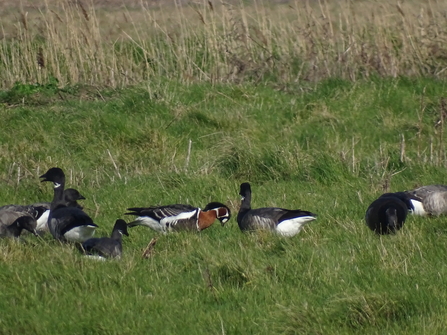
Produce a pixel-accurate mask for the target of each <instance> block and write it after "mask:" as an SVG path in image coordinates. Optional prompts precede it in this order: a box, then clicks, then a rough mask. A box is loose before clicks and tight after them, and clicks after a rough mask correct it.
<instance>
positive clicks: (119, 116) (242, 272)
mask: <svg viewBox="0 0 447 335" xmlns="http://www.w3.org/2000/svg"><path fill="white" fill-rule="evenodd" d="M445 91H446V83H445V82H442V81H436V80H433V79H406V78H399V79H374V78H373V79H371V80H369V81H358V82H356V83H351V82H348V81H342V80H334V79H331V80H327V81H323V82H320V83H318V84H316V85H314V86H298V85H296V86H294V85H289V86H287V87H286V88H285V89H282V90H276V89H273V88H271V87H270V86H262V85H258V86H255V85H252V84H244V85H237V86H236V85H228V86H226V85H214V86H212V85H210V84H193V85H189V86H185V85H179V84H177V83H175V82H169V83H164V84H148V85H147V86H140V87H134V88H127V89H123V90H114V91H110V90H95V89H93V88H91V87H82V86H79V87H71V88H69V89H68V88H67V89H57V88H55V87H54V86H53V85H42V86H39V87H34V86H33V87H27V86H26V85H22V86H20V85H17V86H16V87H15V88H13V89H12V90H10V91H5V92H1V93H0V103H1V104H0V118H1V120H2V131H1V132H0V180H1V183H2V191H1V192H0V205H1V204H8V203H20V204H26V203H32V202H35V201H45V200H47V201H48V200H50V199H51V197H52V187H51V185H49V184H48V183H40V182H39V178H38V176H39V175H40V174H42V173H43V172H45V171H46V169H48V168H49V167H52V166H58V167H61V168H63V169H64V170H65V172H66V174H67V187H75V188H77V189H79V190H80V191H81V193H82V194H83V195H85V196H86V198H87V200H85V201H84V202H83V204H84V205H85V210H86V212H87V213H88V214H90V215H91V216H92V217H93V218H94V219H95V222H96V223H97V224H98V225H99V226H100V228H99V229H98V231H97V235H98V236H105V235H109V234H110V231H111V228H112V226H113V224H114V221H115V220H116V219H117V218H123V217H124V215H123V214H124V213H125V211H126V208H127V207H134V206H149V205H156V204H171V203H190V204H193V205H196V206H202V207H203V206H205V205H206V203H208V202H209V201H221V202H225V203H226V204H228V205H229V206H230V208H231V209H232V211H233V213H234V215H235V216H236V214H237V210H238V207H239V201H240V199H239V195H238V191H239V184H240V183H241V182H246V181H249V182H251V184H252V189H253V206H254V207H263V206H281V207H286V208H301V209H305V210H309V211H312V212H315V213H317V214H318V219H317V221H315V222H313V223H311V224H310V225H309V226H307V227H306V228H305V229H304V230H303V231H302V232H301V233H300V234H299V235H297V236H295V237H293V238H288V239H287V238H281V237H278V236H274V235H271V234H266V233H262V234H242V233H241V232H240V231H239V228H238V227H237V223H236V220H235V216H234V217H233V218H232V219H231V220H230V221H229V222H228V223H227V225H226V226H225V228H221V227H220V226H219V225H218V224H215V225H213V226H212V227H211V228H209V229H207V230H205V231H203V232H202V233H200V234H187V233H179V234H171V235H167V236H159V235H157V234H156V233H155V232H153V231H151V230H149V229H145V228H144V227H136V228H133V229H132V230H130V237H129V238H125V239H124V255H123V258H122V259H121V260H120V261H109V262H104V263H97V262H93V261H90V260H88V259H84V258H83V257H82V256H81V255H79V253H78V251H77V250H76V248H74V247H73V246H71V245H60V244H59V243H57V242H56V241H54V240H52V238H50V237H49V236H44V237H43V238H42V239H36V238H34V237H33V236H26V237H24V238H22V239H21V240H20V241H11V240H1V241H0V281H1V282H2V283H3V286H2V290H0V309H1V310H2V314H1V316H0V329H1V331H0V333H5V334H23V333H34V334H61V333H70V334H136V333H148V332H150V333H158V334H274V333H283V334H360V333H362V334H442V333H443V332H444V330H445V329H446V327H447V322H446V319H445V315H446V313H447V303H446V301H447V291H446V289H445V287H447V285H446V284H447V282H446V278H447V268H446V267H445V259H446V256H447V251H446V248H445V245H446V242H447V237H446V236H447V228H446V226H445V218H444V217H439V218H417V217H409V218H408V220H407V222H406V224H405V226H404V228H403V229H402V230H401V231H399V232H398V234H396V235H394V236H383V237H378V236H375V235H374V234H373V233H372V232H371V231H369V230H368V228H367V227H366V225H365V224H364V218H363V217H364V213H365V211H366V208H367V207H368V205H369V203H370V202H372V201H373V200H374V199H375V198H376V197H378V196H379V195H380V194H381V193H383V192H385V191H387V190H389V191H398V190H404V189H409V188H413V187H415V186H419V185H424V184H432V183H440V184H442V183H444V184H445V183H447V178H446V174H445V166H446V157H445V139H444V135H443V132H444V130H443V124H442V123H441V124H440V125H438V121H439V120H440V118H441V117H443V116H442V115H443V113H444V108H445V107H444V105H443V104H444V103H443V101H444V100H443V99H445ZM402 139H404V146H403V141H402ZM189 140H191V141H192V146H191V153H190V157H189V162H188V163H187V161H188V160H187V155H188V143H189ZM403 147H404V149H403ZM124 218H126V219H128V220H130V217H124ZM155 236H157V237H158V241H157V244H156V246H155V253H154V255H153V256H152V257H151V258H149V259H143V258H142V257H141V254H142V251H143V249H144V248H145V247H146V245H147V244H148V242H149V241H150V240H151V238H152V237H155Z"/></svg>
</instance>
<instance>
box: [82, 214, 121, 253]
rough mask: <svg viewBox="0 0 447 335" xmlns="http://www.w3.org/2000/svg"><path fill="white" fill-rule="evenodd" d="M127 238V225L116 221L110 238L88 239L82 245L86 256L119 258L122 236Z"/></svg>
mask: <svg viewBox="0 0 447 335" xmlns="http://www.w3.org/2000/svg"><path fill="white" fill-rule="evenodd" d="M123 235H126V236H129V234H128V232H127V223H126V222H125V221H124V220H121V219H119V220H116V222H115V225H114V227H113V230H112V235H111V236H110V237H101V238H90V239H88V240H87V241H85V242H84V243H82V248H83V250H84V253H85V254H87V255H98V256H100V257H104V258H120V257H121V254H122V251H123V247H122V236H123Z"/></svg>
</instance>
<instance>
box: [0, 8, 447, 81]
mask: <svg viewBox="0 0 447 335" xmlns="http://www.w3.org/2000/svg"><path fill="white" fill-rule="evenodd" d="M101 4H102V5H101V6H99V5H98V6H96V5H95V4H94V3H87V2H82V1H61V2H58V3H53V2H50V3H49V2H45V3H42V4H41V6H37V5H34V7H23V8H22V9H16V10H14V9H11V8H9V7H8V8H9V10H8V11H6V10H5V15H4V19H3V20H2V23H1V37H2V38H1V40H0V79H1V80H0V88H2V89H8V88H11V87H12V86H13V85H14V84H15V83H16V82H20V83H40V84H45V83H48V82H57V84H58V85H59V86H67V85H76V84H86V85H97V86H103V87H104V86H107V87H113V88H116V87H124V86H126V85H134V84H137V83H140V82H142V81H148V80H150V81H152V82H153V81H163V80H176V81H179V82H181V83H191V82H197V81H206V82H210V83H242V82H255V83H256V82H274V83H276V84H278V85H284V84H289V83H301V82H316V81H320V80H322V79H325V78H330V77H339V78H343V79H348V80H352V81H356V80H358V79H360V78H365V77H366V78H368V77H370V76H383V77H398V76H415V77H418V76H433V77H437V78H444V77H445V76H446V71H445V70H446V68H447V43H446V40H447V23H446V20H445V16H446V9H447V4H446V3H443V2H436V1H434V2H431V1H427V2H423V3H418V2H405V3H402V4H401V3H389V2H387V1H381V0H379V1H355V2H353V1H340V2H338V1H337V2H324V1H318V2H316V1H298V0H297V1H295V2H287V3H281V4H277V3H271V2H261V1H251V2H249V3H247V2H241V3H237V2H236V3H227V2H218V1H216V2H211V1H203V2H199V3H192V2H190V3H179V2H173V3H163V4H160V3H159V4H154V3H146V2H141V3H140V4H139V5H138V6H139V8H137V7H136V5H135V3H133V2H132V3H131V4H130V5H129V7H127V8H126V7H125V6H124V5H122V6H116V5H115V6H110V7H107V6H106V5H104V3H101Z"/></svg>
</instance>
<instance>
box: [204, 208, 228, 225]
mask: <svg viewBox="0 0 447 335" xmlns="http://www.w3.org/2000/svg"><path fill="white" fill-rule="evenodd" d="M209 210H215V211H216V218H217V219H218V220H219V221H220V224H221V225H222V227H223V226H224V225H225V223H227V222H228V220H230V218H231V211H230V209H229V208H228V207H227V206H225V205H224V204H223V203H220V202H210V203H209V204H208V205H206V206H205V208H204V209H203V211H204V212H207V211H209Z"/></svg>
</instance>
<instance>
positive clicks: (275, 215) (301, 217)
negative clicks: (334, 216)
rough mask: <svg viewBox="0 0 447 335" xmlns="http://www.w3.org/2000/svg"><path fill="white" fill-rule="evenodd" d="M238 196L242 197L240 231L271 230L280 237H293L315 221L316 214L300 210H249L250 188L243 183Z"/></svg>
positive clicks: (239, 215) (239, 219)
mask: <svg viewBox="0 0 447 335" xmlns="http://www.w3.org/2000/svg"><path fill="white" fill-rule="evenodd" d="M239 194H240V195H241V196H242V201H241V207H240V209H239V213H238V216H237V223H238V225H239V228H240V229H241V230H242V231H253V230H272V231H275V232H277V233H279V234H280V235H284V236H294V235H296V234H298V233H299V232H300V231H301V229H302V227H303V226H304V225H305V224H306V223H309V222H311V221H313V220H315V219H316V214H314V213H311V212H308V211H303V210H300V209H295V210H291V209H285V208H278V207H266V208H257V209H252V208H251V187H250V184H249V183H243V184H241V187H240V192H239Z"/></svg>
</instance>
